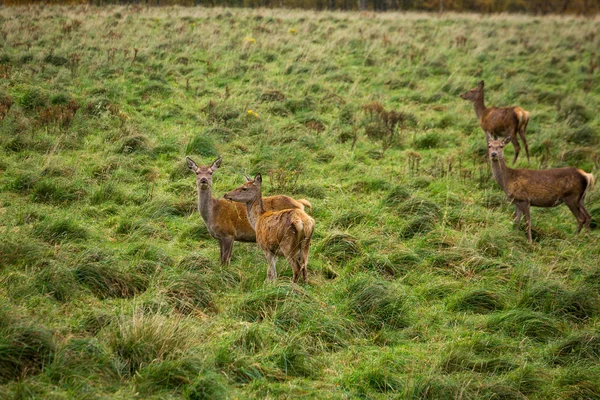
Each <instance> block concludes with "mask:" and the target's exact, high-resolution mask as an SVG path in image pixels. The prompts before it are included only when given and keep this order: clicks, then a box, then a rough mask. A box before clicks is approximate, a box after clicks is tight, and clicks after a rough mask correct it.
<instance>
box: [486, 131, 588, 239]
mask: <svg viewBox="0 0 600 400" xmlns="http://www.w3.org/2000/svg"><path fill="white" fill-rule="evenodd" d="M487 138H488V153H489V156H490V161H491V163H492V171H493V173H494V178H495V179H496V181H497V182H498V184H499V185H500V187H501V188H502V189H503V190H504V192H505V193H506V196H507V197H508V198H509V200H510V201H511V202H512V203H514V204H515V228H517V227H518V226H519V223H520V222H521V216H522V215H523V214H525V221H526V223H527V238H528V239H529V241H530V242H531V241H532V237H531V217H530V213H529V208H530V206H535V207H556V206H558V205H559V204H562V203H563V202H564V203H565V204H566V205H567V207H569V209H570V210H571V212H572V213H573V215H575V218H577V222H578V228H577V233H579V232H580V231H581V228H582V227H583V226H585V227H586V230H588V231H589V229H590V222H591V216H590V213H589V212H588V211H587V209H586V208H585V206H584V204H583V203H584V200H585V195H586V193H587V191H588V189H589V188H591V187H592V186H593V184H594V176H593V175H592V174H588V173H586V172H584V171H582V170H580V169H577V168H570V167H569V168H553V169H547V170H541V171H539V170H531V169H512V168H509V167H507V166H506V163H505V161H504V146H505V145H506V144H507V143H508V141H510V137H509V138H506V139H504V141H499V140H494V139H493V138H492V137H491V135H490V134H489V133H487Z"/></svg>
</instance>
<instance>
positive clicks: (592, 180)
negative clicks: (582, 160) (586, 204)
mask: <svg viewBox="0 0 600 400" xmlns="http://www.w3.org/2000/svg"><path fill="white" fill-rule="evenodd" d="M579 172H581V175H583V177H584V178H585V180H586V181H587V186H586V187H585V190H584V191H583V195H582V196H581V197H582V198H583V197H585V195H586V193H587V191H588V190H589V189H591V188H593V187H594V183H595V181H596V179H595V178H594V175H592V174H588V173H587V172H585V171H582V170H579Z"/></svg>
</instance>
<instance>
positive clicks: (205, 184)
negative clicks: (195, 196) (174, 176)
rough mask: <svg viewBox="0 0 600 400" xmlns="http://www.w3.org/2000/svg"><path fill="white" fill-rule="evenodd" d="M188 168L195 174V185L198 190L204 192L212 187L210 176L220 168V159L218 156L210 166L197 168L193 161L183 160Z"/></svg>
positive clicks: (187, 158)
mask: <svg viewBox="0 0 600 400" xmlns="http://www.w3.org/2000/svg"><path fill="white" fill-rule="evenodd" d="M185 161H186V163H187V166H188V168H189V169H190V170H191V171H192V172H193V173H195V174H196V184H197V185H198V189H199V190H206V189H208V188H210V187H211V186H212V174H213V173H214V172H215V171H216V170H217V169H219V167H220V166H221V161H222V157H221V156H219V158H217V159H216V160H215V161H214V162H213V163H212V164H211V165H210V166H200V167H199V166H198V165H197V164H196V163H195V162H194V160H192V159H191V158H189V157H186V158H185Z"/></svg>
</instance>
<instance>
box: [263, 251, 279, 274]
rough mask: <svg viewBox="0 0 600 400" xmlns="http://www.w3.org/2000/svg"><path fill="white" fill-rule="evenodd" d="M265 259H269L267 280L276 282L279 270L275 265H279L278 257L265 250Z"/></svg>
mask: <svg viewBox="0 0 600 400" xmlns="http://www.w3.org/2000/svg"><path fill="white" fill-rule="evenodd" d="M264 253H265V257H266V258H267V280H268V281H274V280H276V279H277V270H276V269H275V265H276V264H277V256H276V255H275V254H273V253H271V252H269V251H268V250H264Z"/></svg>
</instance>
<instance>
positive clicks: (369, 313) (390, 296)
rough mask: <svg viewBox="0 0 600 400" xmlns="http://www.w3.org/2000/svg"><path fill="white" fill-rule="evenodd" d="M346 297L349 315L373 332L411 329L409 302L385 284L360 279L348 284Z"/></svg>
mask: <svg viewBox="0 0 600 400" xmlns="http://www.w3.org/2000/svg"><path fill="white" fill-rule="evenodd" d="M346 296H347V304H346V307H347V313H348V314H349V315H350V316H353V317H355V318H356V319H358V320H359V321H361V322H363V323H364V324H365V325H366V326H367V327H368V328H369V329H372V330H378V329H382V328H384V327H390V328H394V329H401V328H405V327H407V326H408V325H409V319H408V307H407V304H406V303H407V300H406V299H405V298H404V297H403V296H401V295H400V294H399V293H397V292H396V291H394V290H393V289H392V287H391V286H390V284H388V283H387V282H385V281H382V280H377V279H375V278H371V277H369V276H363V275H360V276H358V277H356V278H355V279H353V280H352V281H351V282H350V283H349V284H348V287H347V289H346Z"/></svg>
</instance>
